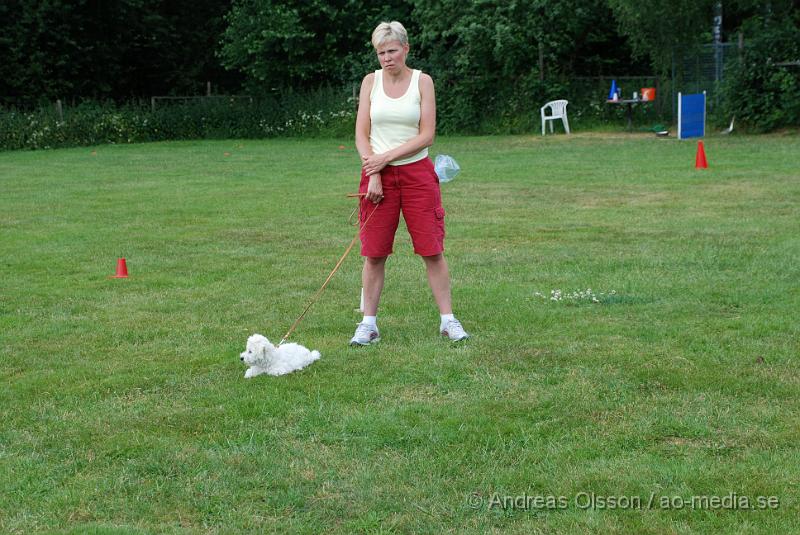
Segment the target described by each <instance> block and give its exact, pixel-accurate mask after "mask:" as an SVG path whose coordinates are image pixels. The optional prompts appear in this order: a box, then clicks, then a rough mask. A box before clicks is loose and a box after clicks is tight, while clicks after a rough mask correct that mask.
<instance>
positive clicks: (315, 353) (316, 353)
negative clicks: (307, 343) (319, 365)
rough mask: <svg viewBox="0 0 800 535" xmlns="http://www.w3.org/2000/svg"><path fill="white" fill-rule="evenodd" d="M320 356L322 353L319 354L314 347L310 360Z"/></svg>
mask: <svg viewBox="0 0 800 535" xmlns="http://www.w3.org/2000/svg"><path fill="white" fill-rule="evenodd" d="M321 356H322V355H320V354H319V351H317V350H316V349H315V350H314V351H312V352H311V360H317V359H318V358H320V357H321Z"/></svg>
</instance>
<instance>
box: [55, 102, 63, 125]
mask: <svg viewBox="0 0 800 535" xmlns="http://www.w3.org/2000/svg"><path fill="white" fill-rule="evenodd" d="M56 113H57V114H58V120H59V121H61V122H62V123H63V122H64V108H62V107H61V99H60V98H59V99H57V100H56Z"/></svg>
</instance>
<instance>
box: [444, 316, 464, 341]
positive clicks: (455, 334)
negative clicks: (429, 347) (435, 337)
mask: <svg viewBox="0 0 800 535" xmlns="http://www.w3.org/2000/svg"><path fill="white" fill-rule="evenodd" d="M441 334H442V336H446V337H448V338H449V339H450V340H451V341H453V342H458V341H460V340H466V339H467V338H469V334H468V333H467V331H465V330H464V327H462V326H461V322H460V321H458V320H456V319H452V320H450V321H448V322H447V325H445V327H444V329H442V331H441Z"/></svg>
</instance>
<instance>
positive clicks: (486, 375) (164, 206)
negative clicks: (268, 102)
mask: <svg viewBox="0 0 800 535" xmlns="http://www.w3.org/2000/svg"><path fill="white" fill-rule="evenodd" d="M342 143H344V144H346V145H347V147H346V148H345V150H341V149H340V148H339V145H340V144H342ZM705 144H706V152H707V155H708V159H709V164H710V168H709V169H708V170H705V171H698V170H695V169H694V168H693V164H694V155H695V147H696V145H695V143H694V142H688V141H687V142H678V141H676V140H663V139H655V138H652V137H650V136H644V135H612V134H602V135H599V134H598V135H592V134H583V135H573V136H570V137H567V136H555V137H550V136H548V137H547V138H540V137H538V136H533V137H497V138H442V139H439V140H438V141H437V143H436V145H435V146H434V148H433V150H432V153H433V154H436V153H438V152H443V153H448V154H451V155H453V156H454V157H455V158H456V159H457V160H458V161H459V163H460V164H461V166H462V168H463V172H462V174H461V175H460V176H459V177H458V178H457V179H456V180H455V181H453V182H451V183H449V184H445V185H443V187H442V190H443V197H444V204H445V208H446V210H447V232H448V238H447V242H446V248H447V252H446V254H447V257H448V260H449V262H450V266H451V275H452V282H453V298H454V303H455V309H456V313H457V315H458V316H459V317H460V318H461V319H462V321H463V323H464V325H465V327H466V328H467V330H469V331H470V332H471V333H472V334H473V339H471V340H469V341H468V342H467V343H464V344H460V345H451V344H449V343H447V342H446V341H444V340H442V339H440V338H439V337H438V336H437V328H438V313H437V311H436V310H435V308H434V306H433V303H432V298H431V297H430V295H429V290H428V288H427V284H426V282H425V274H424V270H423V266H422V263H421V261H420V260H419V259H418V258H416V257H414V256H413V254H412V252H411V245H410V240H409V238H408V236H407V234H406V233H405V230H404V229H403V227H402V226H401V229H400V230H399V231H398V239H397V241H396V247H395V255H394V256H393V257H392V258H391V259H390V261H389V264H388V265H387V285H386V289H385V293H384V300H383V303H382V308H381V311H380V315H379V323H380V327H381V334H382V338H383V340H382V341H381V343H380V344H378V345H377V346H374V347H369V348H360V349H351V348H349V347H347V341H348V340H349V338H350V336H352V333H353V329H354V328H355V324H356V322H357V321H359V319H360V316H359V315H358V313H357V312H356V311H355V309H356V308H357V306H358V297H359V289H360V264H361V261H360V259H359V257H358V255H357V252H356V253H354V254H352V255H351V256H350V257H349V258H348V260H347V261H346V262H345V264H344V266H343V268H342V269H341V270H340V272H339V273H337V275H336V277H335V278H334V279H333V281H332V283H331V285H330V286H329V288H328V290H327V291H326V293H325V294H324V295H323V297H322V299H321V301H319V302H318V303H317V304H316V305H315V306H314V308H312V309H311V311H310V312H309V314H308V316H307V317H306V319H305V320H304V321H303V322H302V323H301V324H300V326H299V328H298V330H297V331H296V333H295V335H294V336H293V339H294V340H295V341H298V342H300V343H303V344H305V345H307V346H309V347H311V348H314V349H319V350H320V351H321V352H322V359H321V360H320V361H318V362H317V363H315V364H313V365H312V366H311V367H310V368H308V369H306V370H303V371H301V372H299V373H295V374H292V375H288V376H285V377H280V378H271V377H263V376H262V377H258V378H256V379H253V380H249V381H246V380H244V379H243V374H244V371H245V369H244V366H243V365H242V364H241V363H240V362H239V359H238V354H239V352H241V351H242V350H243V349H244V342H245V340H246V338H247V336H248V335H249V334H251V333H253V332H261V333H262V334H265V335H267V336H268V337H269V338H271V339H273V340H277V339H279V338H280V337H281V335H283V334H284V333H285V331H286V330H287V329H288V327H289V326H290V325H291V323H292V321H293V320H294V319H295V317H296V316H297V315H298V314H299V313H300V312H301V311H302V308H303V307H304V305H305V303H306V302H307V300H308V299H309V298H310V297H311V295H312V294H313V293H314V291H316V289H317V288H318V287H319V285H320V284H321V283H322V282H323V280H324V279H325V277H326V276H327V274H328V273H329V271H330V269H331V268H332V267H333V265H334V263H335V262H336V260H337V259H338V258H339V256H340V255H341V253H342V252H343V250H344V248H345V247H346V246H347V244H348V243H349V242H350V239H351V237H352V235H353V233H354V229H353V227H349V226H348V225H347V216H348V214H349V212H350V209H351V208H352V206H353V203H352V200H350V199H346V198H345V194H346V193H348V192H351V191H355V188H356V185H355V182H356V173H357V166H358V159H357V156H356V155H355V152H354V149H353V147H352V142H349V141H346V140H309V141H297V140H295V141H283V140H274V141H244V142H241V141H230V142H176V143H157V144H146V145H129V146H102V147H95V148H79V149H69V150H53V151H45V152H15V153H0V192H2V195H0V225H2V239H1V240H0V262H1V266H2V267H1V269H2V277H0V333H1V334H2V344H1V345H0V359H2V360H1V361H0V377H2V385H3V388H2V389H0V532H3V533H30V532H35V531H46V532H55V533H87V532H88V533H163V532H166V533H169V532H190V533H191V532H197V533H201V532H218V533H237V532H287V533H320V532H331V533H362V532H370V533H475V534H478V533H492V532H494V533H519V534H534V533H603V534H608V533H620V534H623V533H624V534H627V533H652V534H661V533H771V534H774V533H792V532H794V533H797V532H799V531H800V523H798V518H799V516H798V515H799V513H800V507H799V506H798V505H799V504H798V499H800V492H799V491H798V483H800V448H798V443H800V410H799V409H800V371H798V360H797V357H798V351H799V350H800V342H798V340H799V339H800V329H799V328H798V322H797V313H798V310H800V291H798V280H800V268H799V267H798V258H799V257H800V217H798V216H800V210H798V206H799V205H800V171H798V169H799V168H798V155H800V141H798V137H797V136H765V137H741V136H739V137H737V136H735V135H734V136H731V137H711V138H708V139H706V141H705ZM118 256H125V257H126V258H127V261H128V268H129V270H130V274H131V277H130V278H129V279H127V280H113V279H110V278H108V276H109V275H111V274H113V272H114V268H115V262H116V258H117V257H118ZM587 289H591V294H593V295H594V296H595V298H596V300H597V302H593V300H592V299H591V297H587V292H586V290H587ZM553 290H561V292H562V294H561V295H562V299H560V300H554V299H551V298H550V296H551V292H552V291H553ZM577 291H583V292H584V294H583V297H581V296H580V295H576V294H575V292H577ZM593 496H594V498H593ZM693 496H704V497H706V498H705V500H706V501H703V499H698V500H696V501H695V502H694V503H692V501H691V500H692V497H693ZM548 497H552V499H549V498H548ZM742 497H744V498H745V499H747V500H749V505H751V506H754V508H753V509H750V510H747V509H745V508H744V507H743V505H746V504H744V503H743V500H742ZM637 498H638V500H639V501H637ZM759 499H761V500H762V501H761V502H759V501H758V500H759ZM731 501H734V502H735V503H733V504H732V503H731ZM612 505H613V506H612ZM732 505H736V506H737V507H738V508H733V507H731V506H732Z"/></svg>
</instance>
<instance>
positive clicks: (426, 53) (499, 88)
mask: <svg viewBox="0 0 800 535" xmlns="http://www.w3.org/2000/svg"><path fill="white" fill-rule="evenodd" d="M413 20H414V21H415V22H416V23H417V27H418V33H417V34H414V35H412V40H413V41H412V50H413V46H414V44H415V43H418V45H417V46H418V49H419V52H418V55H417V56H415V58H419V59H420V60H421V61H420V62H419V63H420V64H422V65H423V66H424V67H426V68H427V70H429V72H430V73H431V74H432V75H433V78H434V81H435V82H436V84H437V103H438V108H439V115H440V117H441V120H440V122H441V130H442V131H444V132H448V131H462V132H463V131H472V132H487V133H489V132H499V131H502V132H509V131H511V132H514V131H519V130H518V128H522V129H525V130H527V129H528V128H529V127H530V123H531V122H533V123H536V122H537V121H538V119H536V114H537V111H538V109H539V107H540V106H541V105H542V104H544V102H546V101H548V100H552V99H555V98H567V99H569V98H570V97H569V94H568V93H567V91H566V86H567V81H566V78H567V76H568V75H569V74H571V73H574V69H575V68H576V65H580V68H581V69H585V70H586V71H588V72H585V73H586V74H602V73H603V71H604V69H608V68H614V67H620V66H621V65H622V63H620V64H617V65H615V64H614V63H613V62H611V63H608V62H604V60H603V59H602V58H603V57H604V56H605V50H616V51H619V50H624V48H625V47H624V45H621V46H620V45H619V44H618V43H617V41H618V39H617V38H616V35H615V34H614V33H613V30H606V31H603V30H601V28H603V27H605V28H610V27H612V24H611V12H610V11H609V10H608V8H607V7H606V5H605V3H604V2H602V1H599V0H595V1H592V2H581V1H578V0H565V1H562V2H548V1H546V0H528V1H524V2H510V3H509V2H500V1H482V2H469V3H464V2H461V1H459V0H445V1H442V2H426V1H424V0H414V13H413ZM587 34H591V35H593V39H594V43H595V44H596V45H597V46H598V48H597V49H595V50H592V51H589V50H586V48H585V47H584V46H583V45H582V44H581V43H583V36H585V35H587ZM540 50H541V54H542V57H543V63H544V72H541V70H540V66H539V55H540ZM611 57H612V58H613V57H614V54H612V55H611Z"/></svg>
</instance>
